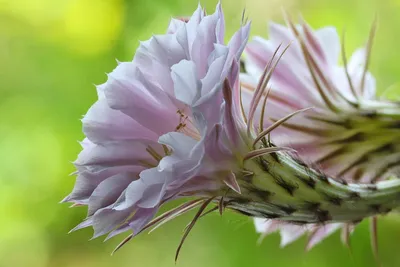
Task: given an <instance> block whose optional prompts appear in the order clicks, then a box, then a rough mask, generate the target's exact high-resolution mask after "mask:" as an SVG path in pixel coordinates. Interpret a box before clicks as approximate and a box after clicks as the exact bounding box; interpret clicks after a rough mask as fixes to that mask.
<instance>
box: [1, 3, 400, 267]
mask: <svg viewBox="0 0 400 267" xmlns="http://www.w3.org/2000/svg"><path fill="white" fill-rule="evenodd" d="M202 2H203V4H204V5H205V6H206V7H207V9H208V10H209V12H210V11H211V9H213V8H214V6H215V4H216V1H215V0H212V1H211V0H207V1H202ZM196 5H197V0H147V1H138V0H137V1H135V0H133V1H128V0H126V1H123V0H0V62H1V65H0V89H1V91H0V267H25V266H29V267H53V266H54V267H55V266H57V267H77V266H79V267H92V266H93V267H94V266H96V267H103V266H119V267H124V266H130V267H135V266H148V267H152V266H154V267H155V266H157V267H158V266H163V267H164V266H166V267H167V266H175V264H174V260H173V258H174V252H175V248H176V246H177V244H178V243H179V239H180V236H181V233H182V231H181V229H183V228H184V226H185V225H186V223H187V222H188V221H189V220H190V216H193V214H189V215H185V216H182V218H179V219H177V220H175V221H173V222H171V223H170V224H167V225H166V226H164V227H163V228H162V229H160V230H157V231H155V232H154V233H152V234H151V235H146V234H142V235H140V236H139V237H137V238H136V239H135V240H133V241H131V242H130V243H129V244H128V245H126V246H125V247H124V248H123V249H122V250H121V251H120V252H118V253H117V254H116V255H114V256H112V257H111V256H110V252H111V251H112V249H113V248H114V246H115V245H116V244H118V243H119V242H120V240H121V239H122V238H123V237H116V238H114V239H113V240H111V241H109V242H107V243H102V240H100V239H96V240H93V241H90V242H88V239H89V238H90V237H91V230H90V229H86V230H81V231H79V232H76V233H73V234H70V235H68V234H67V233H68V231H69V230H70V229H71V228H73V227H74V226H75V225H76V224H78V223H79V222H80V221H81V220H82V219H83V218H84V216H85V212H86V211H85V210H84V209H82V208H76V209H73V210H71V209H68V207H67V205H61V204H58V202H59V201H60V200H61V199H62V198H63V197H64V196H65V195H67V194H68V192H69V191H70V190H71V189H72V186H73V184H74V180H75V179H74V177H73V176H68V174H69V173H72V172H73V171H74V168H73V165H72V164H71V161H73V160H74V159H75V157H76V155H77V154H78V153H79V151H80V146H79V144H78V142H77V140H81V139H82V138H83V135H82V133H81V123H80V121H79V119H81V118H82V115H83V114H85V112H86V110H87V109H88V108H89V106H90V105H91V104H92V103H93V102H94V101H95V99H96V92H95V88H94V86H93V84H100V83H102V82H104V81H105V79H106V76H105V74H104V73H105V72H110V71H111V70H112V69H113V68H114V67H115V65H116V62H115V59H118V60H120V61H127V60H130V59H131V58H132V57H133V54H134V51H135V49H136V47H137V45H138V44H139V42H138V41H139V40H145V39H148V38H149V37H150V36H151V34H153V33H163V32H164V31H165V29H166V27H167V25H168V21H169V18H170V17H171V16H182V15H188V14H190V13H191V12H192V11H193V10H194V9H195V7H196ZM223 5H224V8H225V14H226V19H227V27H228V30H227V32H228V33H232V32H233V31H234V30H235V29H236V27H237V26H238V25H239V23H240V16H241V13H242V9H243V8H244V7H246V10H247V15H248V16H249V18H250V19H251V20H252V21H253V23H252V24H253V31H252V34H253V35H254V34H258V35H264V36H266V34H267V30H266V23H267V20H270V19H272V20H277V21H282V18H281V8H282V7H283V8H285V9H286V10H288V11H289V12H290V13H291V14H293V15H296V14H299V13H301V14H302V15H303V17H305V19H307V20H308V21H309V22H310V23H311V25H312V26H314V27H319V26H323V25H328V24H332V25H335V26H337V27H338V29H339V30H340V31H341V29H343V28H344V27H345V28H346V42H347V44H346V47H347V48H348V50H349V51H348V53H347V54H348V55H349V54H350V50H353V49H354V48H355V47H357V46H360V45H363V44H364V43H365V41H366V39H367V35H368V31H369V27H370V25H371V23H372V21H373V19H374V16H375V15H377V16H378V18H379V28H378V34H377V37H376V40H375V44H374V49H373V57H372V66H371V68H372V71H373V73H374V74H375V76H376V77H377V81H378V86H379V91H380V92H383V91H384V89H386V88H390V89H389V90H388V91H387V93H386V95H388V96H390V97H393V98H397V99H398V98H399V97H398V96H399V95H400V94H399V92H400V91H399V88H398V85H397V82H398V81H399V78H398V74H399V73H400V65H399V63H398V61H399V59H400V56H399V55H398V52H399V38H400V37H399V36H400V1H399V0H376V1H372V0H338V1H330V0H322V1H321V0H298V1H296V0H279V1H278V0H247V1H245V0H224V1H223ZM399 225H400V219H399V218H398V217H397V216H395V215H392V216H389V217H387V218H383V219H382V220H380V227H379V234H380V236H379V243H380V244H379V245H380V256H381V261H382V263H383V265H384V266H387V267H396V266H400V254H397V253H396V250H397V241H398V240H399V239H400V227H399ZM257 238H258V236H257V235H256V233H255V232H254V227H253V224H252V221H251V220H250V219H248V218H244V217H242V216H238V215H235V214H232V213H229V212H228V213H226V214H224V216H223V217H222V218H221V217H220V216H218V215H211V216H207V217H206V218H204V219H202V220H201V222H200V223H198V224H197V225H196V227H195V228H194V230H193V231H192V233H191V235H190V237H189V238H188V240H187V242H186V244H185V246H184V248H183V250H182V253H181V257H180V260H179V261H178V264H177V266H187V267H196V266H210V267H212V266H218V267H222V266H238V267H239V266H240V267H247V266H283V267H286V266H288V267H289V266H299V267H300V266H304V267H306V266H307V267H324V266H327V267H328V266H331V267H334V266H341V267H346V266H376V265H375V263H374V260H373V256H372V253H371V251H370V245H369V236H368V225H367V223H366V222H364V223H362V224H361V226H360V227H358V228H357V229H356V231H355V232H354V234H353V236H352V239H351V242H352V247H353V249H352V251H349V250H348V249H347V248H345V247H343V245H341V243H340V241H339V233H336V234H334V235H333V236H331V237H330V238H328V239H327V240H326V241H324V242H323V243H322V244H320V245H318V246H317V247H316V248H314V249H313V250H312V251H310V252H308V253H305V252H304V245H305V241H306V238H302V239H301V240H300V241H298V242H296V243H295V244H292V245H290V246H288V247H287V248H284V249H280V248H279V236H278V235H277V234H274V235H271V236H269V237H268V238H266V239H265V241H264V242H263V243H262V244H261V245H259V246H258V245H257V244H256V243H257Z"/></svg>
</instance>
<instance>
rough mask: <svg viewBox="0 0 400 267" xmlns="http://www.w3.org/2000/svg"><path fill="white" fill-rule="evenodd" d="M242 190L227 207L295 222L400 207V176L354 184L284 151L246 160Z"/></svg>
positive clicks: (229, 197) (348, 218)
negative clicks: (398, 178) (376, 181)
mask: <svg viewBox="0 0 400 267" xmlns="http://www.w3.org/2000/svg"><path fill="white" fill-rule="evenodd" d="M244 168H245V170H246V171H244V172H243V173H244V174H243V175H241V176H239V175H238V174H237V177H238V181H239V184H240V187H241V194H237V193H235V192H233V191H230V192H228V193H227V194H226V196H224V203H225V205H226V207H228V208H231V209H234V210H237V211H239V212H241V213H243V214H246V215H249V216H255V217H262V218H271V219H272V218H273V219H279V220H283V221H288V222H292V223H298V224H305V223H324V222H328V221H331V222H359V221H360V220H362V219H364V218H366V217H370V216H373V215H377V214H383V213H387V212H389V211H391V210H393V209H395V208H398V207H399V206H400V180H397V179H396V180H387V181H382V182H378V183H376V184H349V183H347V182H345V181H343V180H338V179H333V178H331V177H327V176H326V175H325V174H323V173H322V172H319V171H317V170H315V169H312V168H310V167H309V166H307V164H304V163H303V162H302V161H300V160H297V159H295V158H293V157H291V156H289V155H287V154H285V153H282V152H278V153H274V154H270V155H265V156H263V157H259V158H255V159H252V160H249V161H247V162H245V164H244Z"/></svg>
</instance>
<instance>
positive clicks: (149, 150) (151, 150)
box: [146, 146, 163, 162]
mask: <svg viewBox="0 0 400 267" xmlns="http://www.w3.org/2000/svg"><path fill="white" fill-rule="evenodd" d="M146 151H147V153H149V154H150V156H152V157H153V158H154V159H155V160H156V161H157V162H160V161H161V160H162V158H163V157H162V156H161V155H160V154H158V152H157V151H155V150H154V148H152V147H151V146H147V148H146Z"/></svg>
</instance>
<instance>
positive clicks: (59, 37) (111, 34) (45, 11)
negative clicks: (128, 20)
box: [0, 0, 124, 55]
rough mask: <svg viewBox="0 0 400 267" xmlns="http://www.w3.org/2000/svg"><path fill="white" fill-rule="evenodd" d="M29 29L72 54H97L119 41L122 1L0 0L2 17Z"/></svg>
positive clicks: (122, 9)
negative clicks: (69, 50)
mask: <svg viewBox="0 0 400 267" xmlns="http://www.w3.org/2000/svg"><path fill="white" fill-rule="evenodd" d="M2 14H4V15H6V17H9V18H11V19H12V20H16V21H20V22H22V23H24V24H26V25H27V26H28V27H29V30H28V31H27V32H25V34H32V33H37V37H40V38H41V39H43V40H46V41H50V42H55V43H57V44H58V45H61V46H64V47H67V48H68V49H71V50H72V51H73V52H77V53H79V54H84V55H97V54H100V53H103V52H105V51H107V50H109V49H110V48H111V47H112V46H113V44H114V43H115V41H117V40H118V38H119V34H120V32H121V28H122V25H123V20H124V2H123V1H122V0H100V1H98V0H57V1H54V0H26V1H25V0H14V1H12V0H0V15H2Z"/></svg>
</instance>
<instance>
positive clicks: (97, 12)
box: [63, 0, 123, 54]
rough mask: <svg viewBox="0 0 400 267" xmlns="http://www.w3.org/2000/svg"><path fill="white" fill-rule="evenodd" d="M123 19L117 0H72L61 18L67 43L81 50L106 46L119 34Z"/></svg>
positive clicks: (89, 51) (96, 50) (92, 51)
mask: <svg viewBox="0 0 400 267" xmlns="http://www.w3.org/2000/svg"><path fill="white" fill-rule="evenodd" d="M122 21H123V8H122V1H120V0H101V1H98V0H72V1H69V3H68V5H67V7H66V11H65V14H64V18H63V29H64V31H65V37H66V40H67V41H68V42H69V44H68V46H69V47H70V48H72V49H73V50H76V51H78V52H81V53H84V54H97V53H101V52H103V51H105V50H107V49H109V48H110V47H111V46H112V45H113V43H114V42H115V41H116V39H117V38H118V35H119V33H120V31H121V26H122Z"/></svg>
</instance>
